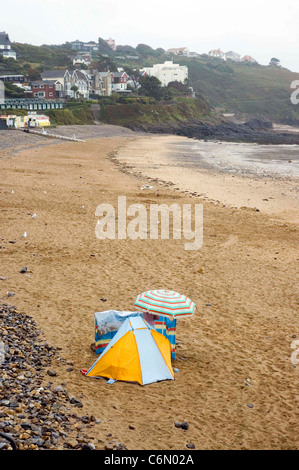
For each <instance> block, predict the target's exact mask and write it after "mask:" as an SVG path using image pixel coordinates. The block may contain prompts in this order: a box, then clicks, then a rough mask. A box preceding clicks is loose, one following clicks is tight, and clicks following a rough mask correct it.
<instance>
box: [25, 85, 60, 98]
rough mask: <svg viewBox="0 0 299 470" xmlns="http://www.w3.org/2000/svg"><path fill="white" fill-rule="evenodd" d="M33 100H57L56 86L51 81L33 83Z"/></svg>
mask: <svg viewBox="0 0 299 470" xmlns="http://www.w3.org/2000/svg"><path fill="white" fill-rule="evenodd" d="M31 91H32V95H31V96H32V98H40V99H43V98H44V99H47V100H51V99H55V98H56V92H55V84H54V82H51V81H36V82H32V83H31Z"/></svg>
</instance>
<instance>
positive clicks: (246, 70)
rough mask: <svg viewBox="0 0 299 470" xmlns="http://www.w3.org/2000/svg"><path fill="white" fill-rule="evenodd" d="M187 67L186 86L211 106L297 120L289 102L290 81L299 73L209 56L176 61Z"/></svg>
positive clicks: (297, 112) (297, 110)
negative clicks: (204, 98) (187, 81)
mask: <svg viewBox="0 0 299 470" xmlns="http://www.w3.org/2000/svg"><path fill="white" fill-rule="evenodd" d="M177 62H178V63H180V65H187V66H188V69H189V80H190V85H191V86H193V88H194V90H195V91H197V92H201V93H202V94H203V95H204V96H206V97H208V99H209V102H210V103H211V105H212V106H214V107H216V108H220V109H221V110H222V111H223V112H227V113H237V114H239V115H240V116H242V115H246V116H245V117H247V116H256V117H264V118H269V119H272V120H278V121H279V120H280V119H284V118H294V119H299V106H294V105H293V104H292V103H291V101H290V96H291V91H292V90H291V88H290V85H291V83H292V81H294V80H299V74H298V73H294V72H290V71H289V70H287V69H284V68H278V67H275V66H261V65H257V64H256V65H255V64H247V63H235V62H232V61H229V62H223V61H221V60H218V59H212V58H210V57H202V58H200V59H196V60H193V59H185V58H180V59H178V60H177Z"/></svg>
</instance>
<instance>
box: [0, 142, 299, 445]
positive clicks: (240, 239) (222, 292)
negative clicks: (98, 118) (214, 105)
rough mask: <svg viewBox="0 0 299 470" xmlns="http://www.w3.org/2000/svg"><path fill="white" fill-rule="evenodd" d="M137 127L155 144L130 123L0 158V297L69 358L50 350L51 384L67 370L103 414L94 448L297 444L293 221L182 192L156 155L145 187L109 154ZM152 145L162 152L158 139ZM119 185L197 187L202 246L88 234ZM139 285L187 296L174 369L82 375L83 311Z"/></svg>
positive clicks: (88, 328)
mask: <svg viewBox="0 0 299 470" xmlns="http://www.w3.org/2000/svg"><path fill="white" fill-rule="evenodd" d="M172 137H173V136H172ZM140 139H145V140H147V144H148V146H147V151H148V153H147V154H146V156H145V159H151V158H154V157H153V154H155V149H154V148H153V145H152V142H153V140H152V136H146V137H140V136H136V134H133V135H130V136H126V137H120V136H118V137H110V138H98V139H91V140H88V141H86V142H84V143H69V142H68V143H61V142H59V143H58V144H57V145H55V146H43V147H42V148H39V149H38V148H36V149H34V151H32V150H26V149H25V150H22V151H21V152H18V153H17V154H16V155H15V156H14V158H9V157H8V158H7V157H4V158H2V159H0V170H1V173H2V174H3V179H2V182H1V187H0V189H1V192H0V208H1V212H0V218H1V220H0V222H1V229H2V230H1V240H0V246H1V248H0V254H1V255H2V256H1V258H2V263H1V269H0V277H3V278H5V279H4V280H0V297H1V303H3V302H7V303H13V305H17V306H18V310H19V311H22V312H25V313H26V314H28V315H30V316H32V317H33V319H34V320H35V321H36V322H37V323H38V326H39V328H40V329H41V330H42V331H43V333H44V335H45V337H46V340H47V342H48V343H49V344H52V345H55V347H57V348H58V350H59V353H60V355H61V356H62V357H63V358H65V359H66V360H69V361H71V362H72V364H73V365H72V367H73V370H72V371H70V372H67V371H66V366H65V364H64V363H62V362H61V363H60V364H57V365H56V364H55V370H56V372H57V375H56V376H54V377H53V378H51V380H52V381H53V385H52V387H53V388H54V387H58V386H61V385H62V384H65V385H63V387H67V390H68V395H69V396H74V397H77V398H78V399H79V400H80V402H81V403H82V405H83V408H82V410H81V412H82V414H84V415H88V416H95V417H96V418H97V420H100V421H101V422H98V423H95V424H94V425H93V427H92V429H90V430H89V432H90V438H92V437H94V444H95V446H96V448H97V449H100V450H102V449H104V448H105V446H107V445H109V442H110V441H114V442H121V443H123V444H124V445H125V446H126V448H127V449H129V450H142V449H145V450H186V448H187V444H190V443H192V444H194V446H195V448H196V449H298V435H297V417H296V415H297V394H298V367H297V368H296V366H294V365H293V364H292V363H291V360H290V356H291V352H292V349H291V343H292V341H294V340H293V338H294V335H296V334H297V337H298V331H299V330H298V328H299V325H298V320H297V321H296V319H297V307H298V303H297V291H296V286H295V279H296V272H297V257H296V246H297V240H298V238H297V233H296V230H295V229H294V226H293V224H291V223H289V222H281V221H279V220H277V219H276V218H275V219H271V218H270V217H269V216H268V215H267V214H266V213H263V211H260V212H256V211H255V210H241V209H238V208H235V207H231V206H229V205H223V204H222V203H217V204H211V203H210V202H209V200H205V199H204V198H202V199H200V198H198V197H197V196H192V195H190V194H189V192H188V193H183V192H181V191H180V190H179V189H176V186H173V184H172V183H171V184H170V182H169V183H167V179H165V183H163V182H162V183H161V182H160V181H159V180H160V178H159V176H160V175H159V174H158V170H157V169H154V170H155V173H154V175H155V176H154V178H153V179H155V178H156V179H159V180H157V181H156V183H154V186H155V190H154V191H153V190H151V189H150V188H145V189H142V188H143V187H144V186H146V183H147V182H148V179H147V178H145V177H143V176H142V175H141V174H138V173H137V171H135V172H134V169H132V168H129V166H130V165H129V164H128V163H120V164H118V161H119V158H120V155H121V154H122V155H124V152H125V151H128V152H131V149H132V145H136V144H138V145H139V143H140ZM159 145H160V144H159ZM158 147H159V146H157V148H158ZM159 152H160V154H161V155H162V156H163V159H164V158H165V159H166V158H167V152H168V150H167V148H166V147H165V146H164V149H163V146H162V145H160V149H159ZM114 159H115V160H116V161H113V160H114ZM167 161H168V160H167ZM120 170H121V171H120ZM131 172H134V173H135V174H131ZM161 180H162V181H163V178H161ZM12 191H13V192H12ZM119 195H126V197H127V201H128V204H133V203H138V202H140V203H143V204H144V205H146V207H148V206H149V205H150V204H151V203H157V204H161V203H163V202H164V203H165V204H172V203H173V202H174V201H175V202H177V203H179V204H192V203H194V201H195V198H196V200H198V201H200V202H202V203H203V205H204V224H205V225H204V245H203V247H202V249H201V250H199V251H193V252H190V251H189V252H188V251H186V250H185V249H184V240H173V239H170V240H118V239H116V240H104V241H99V240H98V239H97V238H96V237H95V226H96V220H97V219H96V217H95V209H96V207H97V206H98V204H100V203H102V202H107V203H110V204H113V205H116V204H117V198H118V196H119ZM33 214H36V215H37V216H36V218H32V215H33ZM24 231H26V232H27V237H26V238H22V234H23V233H24ZM257 234H258V236H257ZM23 266H27V268H28V270H27V272H26V273H24V274H21V273H20V270H21V268H22V267H23ZM148 288H152V289H155V288H169V289H174V290H176V291H178V292H181V293H184V294H185V295H187V296H188V297H190V298H191V299H192V300H193V301H194V302H195V303H196V305H197V309H196V314H195V315H194V316H193V317H191V318H190V319H185V320H184V319H183V320H182V321H180V322H179V324H178V328H177V340H178V345H177V358H176V360H175V361H174V366H175V367H176V368H177V369H179V372H178V373H177V374H176V375H175V380H174V381H171V383H168V382H167V381H165V382H160V383H157V384H152V385H149V386H146V387H140V386H137V385H136V384H130V383H125V382H117V383H115V384H114V385H112V386H111V385H109V386H108V385H107V384H106V381H105V380H92V379H90V380H89V378H87V377H83V376H82V375H81V374H80V370H81V369H82V368H86V367H88V366H91V365H92V364H93V362H94V361H95V355H94V353H93V351H92V350H91V348H90V344H91V343H92V342H93V341H94V313H95V312H97V311H103V310H110V309H116V310H124V309H126V310H134V308H133V303H134V301H135V298H136V295H137V294H138V293H140V292H143V291H144V290H147V289H148ZM8 292H14V294H15V295H14V296H13V297H12V298H11V299H10V298H8V297H7V293H8ZM103 298H105V299H107V300H106V301H105V302H104V301H102V300H101V299H103ZM43 379H44V380H45V381H46V383H48V381H49V378H48V377H43ZM0 394H1V391H0ZM161 397H163V399H161ZM145 404H146V405H145ZM3 420H5V418H0V421H1V422H3ZM175 421H180V422H182V421H187V422H188V423H189V429H188V430H187V431H186V432H185V431H183V430H182V429H178V428H176V427H175V425H174V422H175ZM16 432H17V430H16ZM24 441H25V443H26V439H24Z"/></svg>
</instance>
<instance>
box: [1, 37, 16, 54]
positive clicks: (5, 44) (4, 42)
mask: <svg viewBox="0 0 299 470" xmlns="http://www.w3.org/2000/svg"><path fill="white" fill-rule="evenodd" d="M0 53H1V55H2V56H3V57H4V58H5V59H15V60H16V58H17V54H16V52H15V51H14V50H13V49H12V48H11V42H10V39H9V36H8V34H7V33H6V32H5V31H3V32H0Z"/></svg>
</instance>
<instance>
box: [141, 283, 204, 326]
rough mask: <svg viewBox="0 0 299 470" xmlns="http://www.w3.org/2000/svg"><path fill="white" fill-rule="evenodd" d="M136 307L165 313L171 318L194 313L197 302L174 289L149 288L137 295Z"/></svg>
mask: <svg viewBox="0 0 299 470" xmlns="http://www.w3.org/2000/svg"><path fill="white" fill-rule="evenodd" d="M134 305H135V306H136V307H139V308H141V309H142V310H146V311H147V312H149V313H151V314H153V315H163V316H166V317H168V318H171V319H176V318H180V317H185V316H188V315H189V316H190V315H193V313H194V311H195V307H196V305H195V303H194V302H192V300H191V299H189V298H188V297H186V296H185V295H181V294H179V293H178V292H174V291H172V290H164V289H160V290H149V291H146V292H143V293H142V294H139V295H137V298H136V301H135V303H134Z"/></svg>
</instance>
